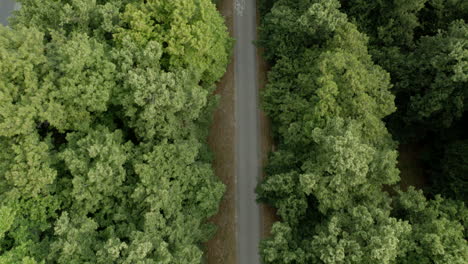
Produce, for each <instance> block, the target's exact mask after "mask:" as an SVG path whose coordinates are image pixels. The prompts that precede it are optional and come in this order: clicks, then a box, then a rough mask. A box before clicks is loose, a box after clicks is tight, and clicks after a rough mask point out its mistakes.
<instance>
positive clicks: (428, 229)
mask: <svg viewBox="0 0 468 264" xmlns="http://www.w3.org/2000/svg"><path fill="white" fill-rule="evenodd" d="M260 14H261V25H260V28H259V31H260V38H259V41H258V43H257V44H258V45H259V46H260V47H262V48H263V49H264V57H265V59H266V60H267V62H268V63H269V65H270V66H271V69H270V70H269V72H268V83H267V85H266V88H265V91H264V92H263V95H262V101H263V109H264V110H265V112H266V113H267V115H268V116H269V117H270V118H271V120H272V128H273V135H274V141H275V144H276V148H275V151H274V152H272V153H271V154H270V156H269V161H268V165H267V167H266V168H265V171H266V174H267V176H266V178H265V180H264V181H263V182H262V183H261V184H260V185H259V186H258V188H257V193H258V200H259V201H260V202H263V203H266V204H268V205H271V206H273V207H274V208H276V209H277V214H278V217H279V219H280V220H279V221H277V222H276V223H275V224H274V225H273V228H272V234H271V236H270V237H268V238H266V239H264V240H263V241H262V242H261V245H260V251H261V258H262V260H263V262H264V263H266V264H315V263H317V264H351V263H355V264H375V263H379V264H391V263H392V264H393V263H398V264H448V263H450V264H465V263H467V261H468V244H467V235H468V233H467V225H468V209H467V207H466V203H467V202H468V200H467V192H468V133H467V125H468V115H467V109H468V25H467V24H466V22H467V21H466V19H468V2H467V1H463V0H450V1H444V0H405V1H397V0H375V1H366V0H342V1H338V0H261V1H260ZM402 145H408V146H420V148H421V149H422V151H419V152H416V153H417V157H415V158H416V159H417V160H418V161H419V162H420V164H421V167H422V168H421V169H422V171H423V174H424V178H425V179H426V182H427V183H426V184H425V185H424V186H422V187H420V188H415V187H414V186H403V185H401V184H400V181H401V178H400V175H402V173H403V172H404V169H403V168H402V169H400V168H399V166H398V165H399V164H398V155H399V152H398V151H399V149H400V147H399V146H402Z"/></svg>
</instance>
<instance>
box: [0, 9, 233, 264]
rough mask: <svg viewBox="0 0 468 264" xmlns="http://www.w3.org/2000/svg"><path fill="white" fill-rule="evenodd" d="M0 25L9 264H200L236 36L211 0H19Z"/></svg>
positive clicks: (212, 207)
mask: <svg viewBox="0 0 468 264" xmlns="http://www.w3.org/2000/svg"><path fill="white" fill-rule="evenodd" d="M19 2H21V4H22V7H21V9H20V10H19V11H16V13H15V16H14V17H13V18H12V20H11V22H12V24H11V28H6V27H1V26H0V58H1V61H2V62H1V63H0V145H1V146H2V148H3V150H4V151H2V153H0V263H23V264H38V263H41V264H42V263H64V264H65V263H66V264H73V263H80V264H82V263H106V264H107V263H122V264H124V263H132V264H133V263H141V264H143V263H145V264H149V263H177V264H181V263H202V257H203V251H202V247H201V243H202V242H204V241H206V240H207V239H209V237H210V236H211V235H212V233H213V231H214V227H213V226H211V225H210V224H207V222H206V219H207V218H208V217H210V216H212V215H213V214H215V213H216V211H217V208H218V203H219V201H220V199H221V197H222V195H223V192H224V186H223V185H222V183H221V182H219V180H217V179H216V177H215V176H214V173H213V170H212V168H211V164H210V155H209V152H208V148H207V146H206V143H205V138H206V135H207V129H208V124H209V120H210V115H211V110H212V109H213V106H214V105H215V103H216V97H214V96H213V93H212V92H213V90H214V87H215V82H216V81H217V80H218V79H219V78H220V77H221V76H222V75H223V74H224V71H225V68H226V65H227V62H228V57H229V54H230V48H231V40H230V38H229V36H228V33H227V29H226V27H225V25H224V21H223V18H222V17H221V16H220V14H219V13H218V12H217V11H216V8H215V6H214V4H213V3H212V2H211V1H209V0H189V1H187V0H171V1H167V0H149V1H147V0H145V1H143V0H138V1H126V0H105V1H88V0H72V1H68V0H59V1H44V0H21V1H19Z"/></svg>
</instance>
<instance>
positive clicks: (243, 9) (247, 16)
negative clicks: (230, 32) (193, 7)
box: [234, 0, 261, 264]
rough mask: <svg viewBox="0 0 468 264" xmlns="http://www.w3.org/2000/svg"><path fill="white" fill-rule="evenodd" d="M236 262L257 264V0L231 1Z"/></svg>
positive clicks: (258, 218) (258, 208)
mask: <svg viewBox="0 0 468 264" xmlns="http://www.w3.org/2000/svg"><path fill="white" fill-rule="evenodd" d="M234 2H235V5H234V6H235V11H236V15H235V17H234V37H235V39H236V45H235V50H234V52H235V53H234V55H235V89H236V141H237V142H236V153H237V164H236V174H237V175H236V177H237V259H238V263H239V264H259V263H260V256H259V254H258V245H259V242H260V207H259V205H258V204H257V203H256V201H255V198H256V194H255V187H256V186H257V181H258V179H259V178H260V169H261V167H260V133H259V131H260V130H259V127H260V126H259V117H260V114H259V113H260V112H259V107H258V105H259V100H258V83H257V80H258V78H257V61H256V48H255V46H254V45H253V43H252V42H253V41H254V40H255V39H256V37H257V36H256V35H257V34H256V28H257V24H256V6H255V5H256V3H255V2H256V1H255V0H234Z"/></svg>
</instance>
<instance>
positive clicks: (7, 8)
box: [0, 0, 19, 26]
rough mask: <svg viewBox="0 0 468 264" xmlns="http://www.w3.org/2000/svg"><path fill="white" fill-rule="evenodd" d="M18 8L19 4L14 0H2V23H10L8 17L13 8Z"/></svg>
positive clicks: (0, 13)
mask: <svg viewBox="0 0 468 264" xmlns="http://www.w3.org/2000/svg"><path fill="white" fill-rule="evenodd" d="M18 8H19V4H17V3H15V1H14V0H0V24H2V25H4V26H6V25H8V21H7V18H8V17H9V16H10V15H11V12H12V11H13V10H15V9H18Z"/></svg>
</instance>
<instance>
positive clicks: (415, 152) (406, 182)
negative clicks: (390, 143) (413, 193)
mask: <svg viewBox="0 0 468 264" xmlns="http://www.w3.org/2000/svg"><path fill="white" fill-rule="evenodd" d="M423 151H424V149H423V147H422V146H420V145H417V144H401V145H400V146H399V147H398V168H399V169H400V178H401V181H400V187H401V188H402V189H403V190H406V189H408V187H409V186H414V187H415V188H416V189H423V188H424V187H425V186H427V184H428V182H427V178H426V177H425V174H424V170H423V165H422V162H421V160H420V157H421V154H422V153H423Z"/></svg>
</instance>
